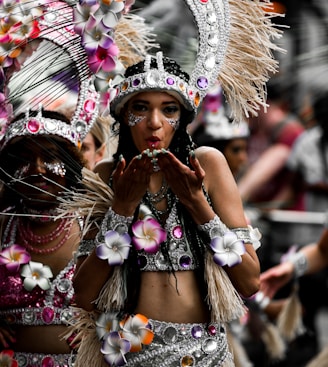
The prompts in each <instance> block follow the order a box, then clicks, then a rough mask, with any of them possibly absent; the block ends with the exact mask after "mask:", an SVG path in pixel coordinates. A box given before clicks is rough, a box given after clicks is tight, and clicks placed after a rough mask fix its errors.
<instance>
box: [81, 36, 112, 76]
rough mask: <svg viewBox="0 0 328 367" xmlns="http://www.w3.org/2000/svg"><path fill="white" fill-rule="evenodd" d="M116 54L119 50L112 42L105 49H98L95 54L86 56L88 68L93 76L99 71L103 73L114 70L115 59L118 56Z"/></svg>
mask: <svg viewBox="0 0 328 367" xmlns="http://www.w3.org/2000/svg"><path fill="white" fill-rule="evenodd" d="M118 53H119V49H118V47H117V46H116V44H115V43H114V41H113V43H112V45H111V46H110V47H109V48H107V49H105V48H102V47H98V49H97V51H96V53H95V54H93V55H89V56H88V65H89V68H90V69H91V71H92V72H93V73H95V74H96V73H98V72H99V71H101V70H103V71H105V72H109V71H112V70H114V69H115V67H116V60H115V57H116V56H117V55H118Z"/></svg>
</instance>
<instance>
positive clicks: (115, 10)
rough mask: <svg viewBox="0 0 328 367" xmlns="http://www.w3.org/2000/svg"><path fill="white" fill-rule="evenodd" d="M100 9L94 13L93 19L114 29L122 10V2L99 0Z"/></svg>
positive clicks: (117, 0) (119, 0) (118, 0)
mask: <svg viewBox="0 0 328 367" xmlns="http://www.w3.org/2000/svg"><path fill="white" fill-rule="evenodd" d="M99 4H100V7H99V9H98V10H97V11H96V12H95V17H96V18H97V19H98V20H99V21H100V20H101V21H103V22H104V24H105V25H106V26H107V27H110V28H114V27H115V26H116V24H117V22H118V20H119V17H120V15H121V13H122V11H123V10H124V1H121V0H99Z"/></svg>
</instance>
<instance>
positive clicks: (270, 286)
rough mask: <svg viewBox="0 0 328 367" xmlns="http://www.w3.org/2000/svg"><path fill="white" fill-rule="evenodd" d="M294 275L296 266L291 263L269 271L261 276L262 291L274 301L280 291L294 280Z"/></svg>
mask: <svg viewBox="0 0 328 367" xmlns="http://www.w3.org/2000/svg"><path fill="white" fill-rule="evenodd" d="M293 273H294V266H293V264H292V263H291V262H289V261H286V262H283V263H282V264H279V265H276V266H274V267H272V268H270V269H268V270H267V271H265V272H263V273H262V274H261V276H260V281H261V285H260V290H261V291H262V292H263V293H264V294H265V295H266V296H267V297H269V298H271V299H272V298H273V297H274V295H275V294H276V293H277V292H278V290H279V289H280V288H282V287H283V286H284V285H286V284H287V283H288V282H289V281H290V280H291V279H292V277H293Z"/></svg>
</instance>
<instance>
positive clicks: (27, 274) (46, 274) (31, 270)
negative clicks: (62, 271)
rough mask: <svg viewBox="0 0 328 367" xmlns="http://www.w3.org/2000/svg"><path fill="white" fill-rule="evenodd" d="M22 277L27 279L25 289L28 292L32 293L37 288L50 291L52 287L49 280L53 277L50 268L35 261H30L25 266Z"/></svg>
mask: <svg viewBox="0 0 328 367" xmlns="http://www.w3.org/2000/svg"><path fill="white" fill-rule="evenodd" d="M21 276H22V277H24V278H25V279H24V288H25V289H26V290H27V291H31V290H32V289H33V288H35V287H36V286H39V287H40V288H41V289H43V290H47V289H49V288H50V285H51V284H50V280H49V278H52V277H53V275H52V272H51V269H50V268H49V266H47V265H43V264H42V263H39V262H35V261H30V262H29V263H28V264H26V265H24V266H23V268H22V270H21Z"/></svg>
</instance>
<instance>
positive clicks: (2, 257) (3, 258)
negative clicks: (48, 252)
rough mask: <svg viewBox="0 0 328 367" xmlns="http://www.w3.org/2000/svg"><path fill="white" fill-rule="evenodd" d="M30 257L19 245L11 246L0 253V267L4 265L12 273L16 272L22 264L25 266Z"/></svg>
mask: <svg viewBox="0 0 328 367" xmlns="http://www.w3.org/2000/svg"><path fill="white" fill-rule="evenodd" d="M30 260H31V255H30V254H29V253H28V252H27V251H26V249H25V248H24V247H22V246H19V245H11V246H10V247H7V248H5V249H4V250H2V251H1V252H0V265H5V266H6V268H7V269H8V270H9V271H10V272H12V273H15V272H18V270H19V268H20V266H21V265H22V264H27V263H28V262H29V261H30Z"/></svg>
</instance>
